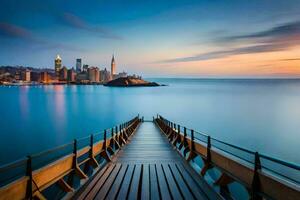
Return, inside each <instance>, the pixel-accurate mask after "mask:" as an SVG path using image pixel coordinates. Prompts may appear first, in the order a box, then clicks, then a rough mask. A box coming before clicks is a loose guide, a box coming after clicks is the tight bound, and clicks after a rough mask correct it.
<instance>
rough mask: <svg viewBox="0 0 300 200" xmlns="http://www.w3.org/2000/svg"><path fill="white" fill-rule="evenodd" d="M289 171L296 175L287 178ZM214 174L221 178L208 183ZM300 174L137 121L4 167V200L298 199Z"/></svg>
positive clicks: (163, 122) (0, 188)
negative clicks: (235, 191)
mask: <svg viewBox="0 0 300 200" xmlns="http://www.w3.org/2000/svg"><path fill="white" fill-rule="evenodd" d="M229 149H230V150H229ZM241 153H243V154H247V155H248V156H246V157H245V156H241ZM249 157H250V159H249ZM50 158H51V159H50ZM265 160H267V161H268V162H269V163H270V162H273V163H274V165H275V164H276V166H277V169H280V171H276V169H273V168H272V167H270V166H269V165H266V164H264V162H262V161H265ZM278 165H280V168H278ZM19 168H25V172H24V173H21V172H20V170H19V171H18V169H19ZM285 168H287V169H288V170H289V172H291V174H292V175H290V174H288V173H283V172H284V170H283V169H285ZM16 171H17V172H16ZM212 171H214V172H213V174H219V175H218V177H217V178H216V179H215V180H214V181H213V182H211V181H208V182H207V177H209V176H210V174H211V172H212ZM299 172H300V167H299V166H298V165H295V164H292V163H288V162H285V161H281V160H279V159H275V158H272V157H269V156H266V155H262V154H259V153H257V152H252V151H250V150H247V149H244V148H241V147H237V146H234V145H232V144H228V143H225V142H223V141H219V140H217V139H214V138H211V137H210V136H207V135H205V134H202V133H199V132H196V131H194V130H192V129H188V128H186V127H183V126H180V125H178V124H175V123H173V122H171V121H168V120H167V119H165V118H163V117H161V116H157V117H156V118H153V121H147V122H146V121H144V120H143V118H139V117H135V118H134V119H132V120H129V121H128V122H125V123H122V124H120V125H118V126H115V127H113V128H110V129H106V130H104V131H103V132H101V133H98V134H93V135H90V136H88V137H86V138H82V139H79V140H74V141H73V142H72V143H69V144H66V145H63V146H60V147H57V148H55V149H52V150H48V151H45V152H42V153H39V154H36V155H31V156H28V157H27V158H25V159H21V160H19V161H16V162H14V163H11V164H8V165H6V166H2V167H0V200H2V199H5V200H6V199H62V198H64V199H233V196H232V193H231V190H230V189H229V187H230V184H232V183H237V184H239V185H241V186H242V187H244V188H245V189H246V190H247V191H248V194H249V198H250V199H300V183H299V179H298V178H299ZM76 180H77V181H76Z"/></svg>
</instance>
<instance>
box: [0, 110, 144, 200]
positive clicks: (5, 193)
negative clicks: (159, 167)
mask: <svg viewBox="0 0 300 200" xmlns="http://www.w3.org/2000/svg"><path fill="white" fill-rule="evenodd" d="M140 121H141V119H140V118H139V117H138V116H137V117H135V118H133V119H131V120H129V121H127V122H125V123H122V124H119V125H117V126H114V127H112V128H110V129H106V130H103V131H101V132H99V133H96V134H92V135H89V136H87V137H84V138H80V139H75V140H73V141H72V142H70V143H68V144H64V145H61V146H59V147H56V148H54V149H50V150H47V151H44V152H41V153H37V154H34V155H30V156H27V157H26V158H23V159H20V160H18V161H15V162H13V163H10V164H7V165H4V166H0V199H33V198H34V199H46V198H47V194H49V197H53V195H54V194H55V196H56V197H57V198H62V197H64V196H66V195H67V194H70V193H72V192H74V191H75V190H76V189H78V188H79V187H80V186H81V185H82V184H83V183H84V182H86V181H87V180H88V179H89V177H91V176H92V175H93V174H94V173H95V172H96V171H97V170H98V169H99V168H101V167H102V165H103V164H105V163H106V162H107V161H110V160H111V156H113V155H114V154H115V153H116V152H117V151H118V150H119V149H120V147H121V146H122V145H124V144H126V141H127V139H128V137H129V136H130V135H131V134H133V133H134V131H135V130H136V128H137V126H138V124H139V123H140ZM76 179H79V183H78V181H77V182H76ZM57 187H58V188H59V189H60V193H57ZM54 190H56V191H54ZM51 192H52V193H51ZM57 194H59V195H60V196H58V195H57Z"/></svg>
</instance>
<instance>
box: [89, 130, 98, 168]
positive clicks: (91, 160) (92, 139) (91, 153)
mask: <svg viewBox="0 0 300 200" xmlns="http://www.w3.org/2000/svg"><path fill="white" fill-rule="evenodd" d="M89 156H90V163H91V165H92V166H93V167H94V168H96V167H98V166H99V163H98V162H97V160H96V159H95V157H94V135H93V134H91V139H90V155H89Z"/></svg>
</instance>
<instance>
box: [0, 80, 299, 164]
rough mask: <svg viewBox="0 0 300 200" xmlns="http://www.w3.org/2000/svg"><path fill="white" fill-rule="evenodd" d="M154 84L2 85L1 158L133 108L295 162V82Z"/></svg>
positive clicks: (90, 129)
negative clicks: (115, 86) (150, 85)
mask: <svg viewBox="0 0 300 200" xmlns="http://www.w3.org/2000/svg"><path fill="white" fill-rule="evenodd" d="M156 81H158V82H161V83H164V84H168V85H169V86H167V87H153V88H108V87H103V86H92V85H90V86H62V85H55V86H38V87H0V97H1V104H0V110H1V115H0V116H1V119H0V134H1V140H0V148H1V149H0V163H4V162H8V161H10V160H14V159H17V158H19V157H21V156H24V155H27V154H30V153H33V152H37V151H41V150H44V149H47V148H51V147H53V146H56V145H60V144H64V143H67V142H69V141H71V140H72V139H74V138H80V137H83V136H86V135H88V134H91V133H95V132H98V131H99V130H102V129H104V128H108V127H111V126H113V125H115V124H118V123H120V122H122V121H125V120H127V119H129V118H131V117H133V116H135V115H137V114H138V113H140V115H143V116H145V118H146V119H151V118H152V116H154V115H156V114H157V113H160V114H162V115H163V116H165V117H167V118H169V119H170V120H172V121H175V122H179V123H181V124H183V125H185V126H187V127H191V128H194V129H195V130H199V131H202V132H205V133H208V134H210V135H212V136H214V137H216V138H219V139H222V140H225V141H227V142H231V143H233V144H236V145H241V146H244V147H246V148H250V149H252V150H258V151H261V152H264V153H266V154H269V155H272V156H276V157H279V158H283V159H286V160H290V161H293V162H296V163H297V162H298V163H299V162H300V160H299V159H300V158H299V156H298V151H299V141H300V140H299V137H300V136H299V130H300V123H299V119H300V107H299V106H298V104H299V102H300V81H297V80H197V79H194V80H185V79H160V80H156ZM7 141H10V142H11V143H10V144H9V143H8V142H7ZM12 144H13V145H12ZM8 152H9V154H8Z"/></svg>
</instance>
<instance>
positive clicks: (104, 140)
mask: <svg viewBox="0 0 300 200" xmlns="http://www.w3.org/2000/svg"><path fill="white" fill-rule="evenodd" d="M100 155H101V156H102V157H103V158H104V159H105V160H106V161H107V162H109V161H111V159H110V156H109V155H108V152H107V148H106V130H104V138H103V146H102V151H101V152H100Z"/></svg>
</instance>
